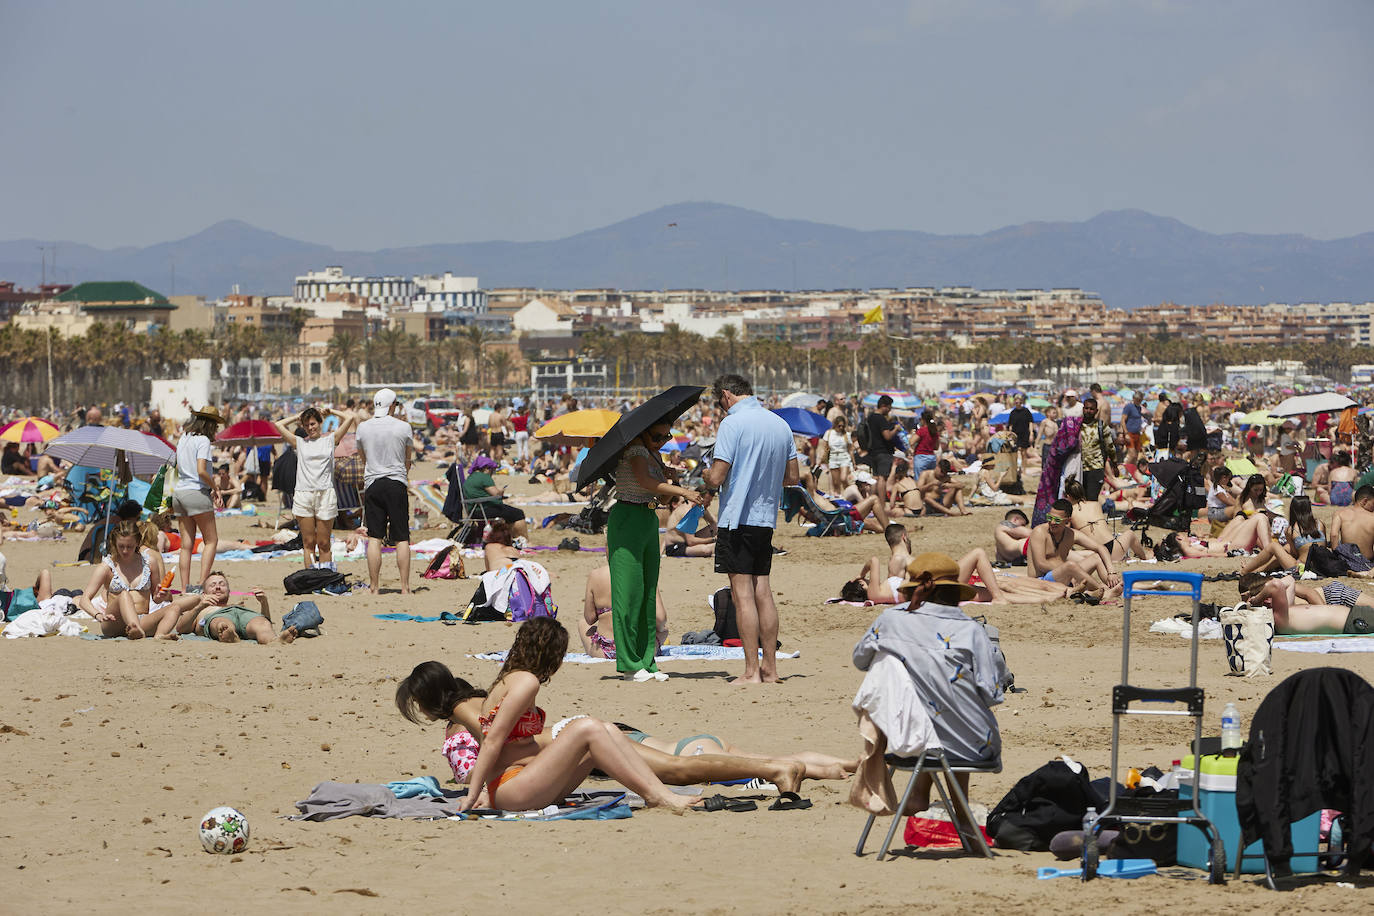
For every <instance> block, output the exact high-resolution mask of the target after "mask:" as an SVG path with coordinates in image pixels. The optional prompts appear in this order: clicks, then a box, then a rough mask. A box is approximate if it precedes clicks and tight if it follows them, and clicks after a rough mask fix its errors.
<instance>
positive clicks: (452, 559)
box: [424, 544, 468, 579]
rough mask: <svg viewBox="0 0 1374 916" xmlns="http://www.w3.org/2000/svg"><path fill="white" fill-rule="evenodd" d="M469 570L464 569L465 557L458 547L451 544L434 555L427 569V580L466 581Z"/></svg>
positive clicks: (425, 573) (425, 575) (425, 572)
mask: <svg viewBox="0 0 1374 916" xmlns="http://www.w3.org/2000/svg"><path fill="white" fill-rule="evenodd" d="M467 577H468V574H467V570H466V569H464V568H463V555H462V554H461V553H460V552H459V551H458V549H457V545H455V544H450V545H448V546H447V547H445V548H444V549H443V550H441V551H439V552H438V553H436V554H435V555H434V559H432V560H430V561H429V566H427V567H425V571H424V578H426V579H466V578H467Z"/></svg>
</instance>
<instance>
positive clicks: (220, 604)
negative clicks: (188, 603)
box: [177, 570, 298, 646]
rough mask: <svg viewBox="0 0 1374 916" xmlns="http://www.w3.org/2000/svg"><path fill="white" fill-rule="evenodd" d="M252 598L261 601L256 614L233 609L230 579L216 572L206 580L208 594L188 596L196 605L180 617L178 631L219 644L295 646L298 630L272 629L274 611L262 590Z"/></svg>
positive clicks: (236, 607)
mask: <svg viewBox="0 0 1374 916" xmlns="http://www.w3.org/2000/svg"><path fill="white" fill-rule="evenodd" d="M249 594H251V595H252V596H253V597H254V598H256V599H257V600H258V610H257V611H252V610H249V609H248V608H246V607H244V606H243V605H239V604H234V605H231V604H230V603H229V578H228V577H227V576H225V575H224V573H222V572H220V571H219V570H215V571H214V572H212V573H210V576H209V578H207V579H206V580H205V592H204V593H203V594H200V595H191V596H189V597H191V598H192V599H195V604H194V605H193V606H192V607H191V608H190V609H189V610H187V611H184V612H183V613H182V614H181V619H180V620H178V621H177V631H178V632H180V633H199V634H200V635H202V636H208V637H210V638H211V639H217V640H219V641H220V642H238V641H239V640H242V639H251V640H254V641H255V642H257V643H258V645H262V646H265V645H267V644H268V643H270V642H276V641H281V642H282V643H287V644H289V643H291V642H293V641H294V640H295V638H296V636H297V635H298V634H297V633H296V628H295V627H287V628H286V629H284V630H282V631H281V632H280V633H278V632H277V631H276V629H275V628H274V627H273V624H272V609H271V607H270V606H269V605H268V601H267V595H266V594H264V593H263V590H262V589H260V588H255V589H253V590H252V592H250V593H249Z"/></svg>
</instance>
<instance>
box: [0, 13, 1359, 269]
mask: <svg viewBox="0 0 1374 916" xmlns="http://www.w3.org/2000/svg"><path fill="white" fill-rule="evenodd" d="M1371 40H1374V2H1370V0H1346V2H1341V0H1281V2H1266V0H1192V2H1188V0H1178V2H1173V0H1020V2H1018V0H911V2H907V3H901V2H896V0H894V2H872V0H846V2H843V3H840V2H833V0H829V2H823V0H785V2H748V0H730V2H717V0H697V2H687V3H682V2H677V3H671V4H669V3H656V2H643V0H639V2H637V0H628V2H591V0H556V2H533V0H531V2H508V3H491V2H486V3H480V4H479V3H459V2H444V0H423V2H421V0H415V2H405V0H392V2H388V3H374V4H364V3H355V2H345V0H309V2H307V0H301V2H291V0H268V2H259V0H236V2H228V3H210V2H140V3H126V2H118V0H98V2H61V0H43V2H28V0H0V176H3V184H2V185H0V187H3V188H4V193H3V196H0V238H8V239H13V238H21V237H34V238H40V239H70V240H74V241H81V242H88V243H91V244H96V245H100V246H102V247H112V246H115V245H124V244H147V243H151V242H158V241H165V240H169V239H174V238H179V237H182V236H185V235H189V234H192V233H194V232H197V231H199V230H201V229H203V228H205V227H206V226H208V225H210V224H211V223H214V222H216V221H218V220H221V219H226V218H238V219H243V220H246V221H248V222H250V223H253V224H254V225H257V226H260V227H262V228H265V229H271V230H273V231H276V232H280V233H282V234H284V235H288V236H292V237H295V238H300V239H305V240H308V241H312V242H321V243H325V244H330V245H334V246H337V247H341V248H368V249H370V248H380V247H392V246H399V245H409V244H415V243H422V242H459V241H477V240H487V239H511V240H533V239H551V238H558V237H561V236H565V235H569V234H572V233H574V232H577V231H580V230H583V229H588V228H592V227H595V226H599V225H604V224H606V223H610V222H614V221H616V220H619V219H622V218H624V217H627V216H632V215H634V214H637V213H640V212H643V211H645V210H649V209H652V208H654V207H657V206H660V205H663V204H668V203H675V202H678V201H683V200H711V201H719V202H722V203H729V204H736V205H739V206H743V207H750V208H753V209H757V210H762V211H765V212H767V213H770V214H772V215H775V216H782V217H794V218H803V219H811V220H817V221H821V222H829V223H837V224H841V225H845V226H852V227H856V228H862V229H878V228H901V229H922V230H926V231H930V232H938V233H955V232H970V233H980V232H986V231H989V230H991V229H995V228H998V227H1000V226H1004V225H1007V224H1011V223H1018V222H1023V221H1028V220H1079V219H1085V218H1088V217H1091V216H1093V215H1095V214H1097V213H1098V212H1100V211H1102V210H1108V209H1120V208H1127V207H1135V208H1140V209H1144V210H1149V211H1151V212H1153V213H1158V214H1162V215H1166V216H1173V217H1177V218H1178V219H1181V220H1183V221H1184V222H1187V223H1189V224H1191V225H1193V226H1196V227H1198V228H1200V229H1205V230H1208V231H1213V232H1227V231H1248V232H1263V233H1270V232H1301V233H1306V234H1308V235H1312V236H1315V237H1318V238H1334V237H1340V236H1346V235H1352V234H1356V233H1359V232H1365V231H1369V230H1374V117H1371V112H1374V55H1371V54H1370V48H1371Z"/></svg>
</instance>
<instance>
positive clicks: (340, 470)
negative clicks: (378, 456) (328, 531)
mask: <svg viewBox="0 0 1374 916" xmlns="http://www.w3.org/2000/svg"><path fill="white" fill-rule="evenodd" d="M334 497H335V499H336V501H337V502H338V504H339V516H340V517H345V516H346V517H347V518H348V519H349V521H350V522H351V523H356V524H352V525H351V527H355V528H356V527H357V526H358V525H360V524H362V514H363V459H362V457H361V456H360V455H358V454H356V453H354V454H352V455H349V456H348V457H346V458H335V459H334ZM335 527H339V528H342V527H345V526H343V525H340V524H338V522H335Z"/></svg>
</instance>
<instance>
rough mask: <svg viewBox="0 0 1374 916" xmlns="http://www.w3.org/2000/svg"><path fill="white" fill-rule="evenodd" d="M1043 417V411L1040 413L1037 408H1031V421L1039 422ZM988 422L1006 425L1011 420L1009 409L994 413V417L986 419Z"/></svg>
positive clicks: (995, 424) (994, 424)
mask: <svg viewBox="0 0 1374 916" xmlns="http://www.w3.org/2000/svg"><path fill="white" fill-rule="evenodd" d="M1043 419H1045V415H1044V414H1043V413H1041V412H1040V411H1038V410H1032V411H1031V422H1032V423H1039V422H1040V421H1041V420H1043ZM988 422H989V423H991V424H992V425H993V426H1005V425H1007V424H1008V423H1010V422H1011V411H1010V410H1004V411H1002V412H1001V413H999V414H997V415H996V416H995V417H993V418H992V419H990V420H988Z"/></svg>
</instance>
